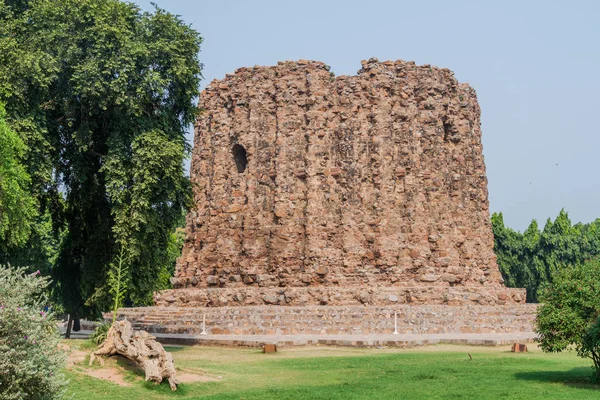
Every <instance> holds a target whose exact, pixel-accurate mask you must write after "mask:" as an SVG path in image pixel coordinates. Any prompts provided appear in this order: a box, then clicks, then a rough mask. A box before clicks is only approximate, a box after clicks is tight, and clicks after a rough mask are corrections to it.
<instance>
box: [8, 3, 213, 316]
mask: <svg viewBox="0 0 600 400" xmlns="http://www.w3.org/2000/svg"><path fill="white" fill-rule="evenodd" d="M2 1H3V0H0V18H1V20H0V26H3V27H2V28H0V33H3V34H2V35H0V48H5V49H10V51H9V52H8V53H7V54H5V55H0V58H1V59H0V61H2V62H6V63H7V64H6V65H8V66H9V69H10V72H5V73H0V100H3V101H5V102H6V104H7V111H8V113H9V117H10V118H12V122H13V123H12V125H13V126H14V127H15V130H16V131H17V132H18V133H19V134H20V135H21V137H23V138H25V139H24V141H25V143H26V146H27V147H28V148H29V149H30V151H29V152H28V154H27V155H26V156H25V157H24V158H25V161H26V164H27V165H28V166H29V173H30V175H31V178H32V188H33V191H34V193H35V195H36V197H37V198H38V200H39V203H40V207H41V210H40V215H50V216H51V217H52V222H53V226H54V231H55V234H59V233H60V232H62V233H61V234H60V235H61V241H60V248H59V249H58V256H57V259H56V262H55V263H54V265H53V267H52V271H53V275H54V278H55V281H56V284H57V286H56V291H55V293H57V294H58V296H59V298H60V299H61V301H62V303H63V305H64V306H65V308H66V310H67V311H68V312H70V313H74V314H76V315H79V316H95V315H97V313H98V311H100V310H101V309H107V308H108V304H109V293H108V289H107V287H106V282H107V273H108V268H109V265H110V264H111V263H114V262H115V261H116V258H117V256H118V255H120V254H123V252H124V253H125V257H126V259H127V260H128V263H129V268H128V270H129V273H130V277H129V285H128V297H127V299H126V302H130V303H135V304H145V303H148V302H149V301H151V296H152V291H153V290H156V289H159V288H162V287H164V286H165V285H166V284H167V279H168V273H167V272H166V270H167V269H168V268H169V264H170V256H171V254H170V251H169V249H170V241H172V232H173V231H174V229H175V227H176V225H177V224H178V222H179V221H180V219H181V214H182V211H183V210H185V209H186V208H187V207H188V206H189V203H190V187H189V181H188V179H187V178H186V177H185V175H184V167H183V162H184V158H185V156H186V154H187V153H188V152H189V150H190V148H189V144H188V143H187V142H186V139H185V130H186V128H187V127H188V126H189V125H190V124H191V123H192V122H193V121H194V118H195V115H196V107H195V106H194V104H193V101H192V100H193V98H194V97H195V96H196V95H197V93H198V86H199V82H200V78H201V67H202V66H201V64H200V63H199V61H198V52H199V48H200V44H201V41H202V39H201V37H200V36H199V34H198V33H197V32H196V31H194V30H193V29H192V28H191V27H189V26H188V25H186V24H184V23H183V22H182V21H181V20H180V19H179V18H178V17H177V16H174V15H172V14H170V13H168V12H166V11H164V10H162V9H158V8H156V10H155V11H154V12H153V13H147V12H141V11H140V9H139V8H138V7H137V6H135V5H134V4H130V3H124V2H121V1H118V0H32V1H24V0H20V1H8V2H4V3H2ZM37 161H39V162H37ZM171 247H172V245H171Z"/></svg>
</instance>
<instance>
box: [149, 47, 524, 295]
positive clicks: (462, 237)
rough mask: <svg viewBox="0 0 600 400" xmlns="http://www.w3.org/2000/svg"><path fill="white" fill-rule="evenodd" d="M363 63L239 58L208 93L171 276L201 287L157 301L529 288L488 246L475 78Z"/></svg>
mask: <svg viewBox="0 0 600 400" xmlns="http://www.w3.org/2000/svg"><path fill="white" fill-rule="evenodd" d="M361 64H362V69H361V70H360V71H359V72H358V74H357V75H356V76H340V77H337V78H333V77H332V75H331V74H330V73H329V67H327V66H326V65H325V64H323V63H320V62H314V61H298V62H280V63H279V64H278V65H276V66H271V67H254V68H240V69H238V70H237V71H236V72H235V74H230V75H227V77H226V78H225V79H223V80H220V81H218V80H216V81H213V82H212V83H211V84H210V85H209V86H208V87H207V88H206V90H204V91H203V92H202V94H201V96H200V104H199V107H200V108H201V109H202V113H201V114H200V117H199V118H198V120H197V123H196V128H195V145H194V151H193V155H192V169H191V179H192V182H193V183H194V186H193V187H194V200H195V205H196V207H195V210H194V211H193V212H191V213H190V215H189V216H188V218H187V230H186V232H187V237H186V242H185V246H184V250H183V255H182V257H181V258H180V259H179V260H178V263H177V271H176V279H174V280H173V282H174V286H175V287H176V288H183V287H190V288H191V287H192V286H195V287H196V288H197V290H196V291H195V292H193V294H187V295H186V296H187V297H186V296H178V295H177V294H172V293H170V292H165V293H164V295H161V294H159V295H158V297H157V302H158V304H167V303H168V304H173V303H175V304H182V303H181V302H183V301H185V300H186V299H187V300H189V298H190V296H191V297H193V298H194V299H196V300H194V301H190V302H195V303H196V304H198V305H201V304H202V305H208V306H218V304H219V303H222V301H218V296H217V295H216V294H215V292H214V291H215V290H219V291H220V292H219V293H220V294H219V295H220V296H222V299H221V300H223V299H225V300H226V304H228V305H238V304H240V303H242V304H256V305H260V304H265V303H266V304H278V305H294V304H296V305H298V304H354V303H355V302H356V303H360V302H362V303H365V304H366V303H368V304H390V303H396V302H398V303H401V302H416V303H419V304H427V303H428V302H430V303H435V304H440V303H443V304H450V305H452V304H455V303H456V304H459V303H460V304H463V303H465V304H466V302H472V303H476V304H505V303H519V302H522V301H523V299H524V298H525V296H524V295H523V293H522V291H520V290H517V291H510V290H506V289H504V287H503V282H502V278H501V275H500V273H499V270H498V266H497V264H496V258H495V255H494V253H493V251H492V246H493V236H492V232H491V225H490V220H489V209H488V197H487V179H486V173H485V165H484V160H483V154H482V146H481V130H480V119H479V118H480V109H479V105H478V103H477V98H476V95H475V91H474V90H473V89H471V88H470V87H469V86H468V85H466V84H461V83H459V82H458V81H457V80H456V79H455V78H454V76H453V73H452V72H451V71H449V70H448V69H443V68H437V67H431V66H429V65H424V66H417V65H415V64H414V63H413V62H404V61H395V62H389V61H388V62H379V61H377V60H376V59H370V60H368V61H363V62H362V63H361ZM396 286H405V287H420V286H422V287H424V288H427V287H431V288H433V289H432V290H428V289H424V290H400V289H399V290H393V291H392V292H386V291H385V290H382V288H383V289H385V288H388V287H389V288H394V287H396ZM439 287H445V288H447V289H445V291H441V290H439ZM457 287H464V288H473V289H474V290H473V292H469V291H468V290H467V291H466V292H464V293H463V292H461V293H462V294H461V295H460V296H458V297H456V296H453V294H452V292H451V290H450V289H452V288H457ZM295 289H298V290H302V291H300V292H297V293H296V295H295V297H290V298H288V297H286V296H288V294H289V293H291V292H293V290H295ZM308 289H310V290H312V291H310V290H308ZM313 289H314V290H313ZM365 289H374V290H370V291H369V293H368V296H363V291H364V290H365ZM190 290H191V289H190ZM265 290H266V291H265ZM278 290H279V292H283V293H285V295H283V298H281V293H278V292H277V291H278ZM346 290H348V293H351V295H349V294H348V293H347V292H346ZM494 291H496V292H494ZM175 292H177V290H175ZM267 292H268V293H267ZM271 292H272V293H271ZM442 292H444V293H446V297H445V299H442V298H441V295H440V293H442ZM497 292H498V293H499V292H501V293H503V294H502V295H501V296H498V295H497V294H496V293H497ZM261 293H262V294H261ZM465 293H467V294H465ZM391 296H394V297H391ZM173 298H174V299H175V300H174V301H170V300H171V299H173ZM238 299H241V300H238ZM188 303H189V302H188Z"/></svg>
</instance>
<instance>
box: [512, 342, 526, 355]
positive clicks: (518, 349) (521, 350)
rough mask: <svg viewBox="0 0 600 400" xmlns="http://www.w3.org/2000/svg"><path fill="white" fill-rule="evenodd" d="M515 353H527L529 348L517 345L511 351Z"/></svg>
mask: <svg viewBox="0 0 600 400" xmlns="http://www.w3.org/2000/svg"><path fill="white" fill-rule="evenodd" d="M510 351H512V352H513V353H527V346H526V345H524V344H521V343H515V344H513V345H512V349H511V350H510Z"/></svg>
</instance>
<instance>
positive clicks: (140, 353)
mask: <svg viewBox="0 0 600 400" xmlns="http://www.w3.org/2000/svg"><path fill="white" fill-rule="evenodd" d="M98 347H99V348H98V350H96V351H94V352H93V353H92V354H91V355H90V364H89V365H92V364H93V362H94V360H95V359H96V358H98V361H99V362H100V364H101V365H104V360H103V359H102V357H110V356H113V355H116V354H119V355H121V356H123V357H125V358H128V359H129V360H131V361H133V362H134V363H135V364H136V365H137V366H139V367H140V368H142V369H143V370H144V372H145V374H146V381H152V382H156V383H161V382H162V381H163V379H168V381H169V386H171V390H173V391H175V390H177V385H178V384H179V381H178V380H177V378H176V377H175V374H176V371H175V365H174V364H173V356H172V355H171V353H168V352H166V351H165V349H164V348H163V346H162V345H161V344H160V343H158V342H157V341H156V337H154V336H152V335H150V334H148V332H146V331H134V330H133V327H132V326H131V323H130V322H129V321H127V320H122V321H116V322H115V323H114V324H113V326H111V328H110V329H109V331H108V333H107V334H106V340H105V341H104V343H102V344H100V345H99V346H98Z"/></svg>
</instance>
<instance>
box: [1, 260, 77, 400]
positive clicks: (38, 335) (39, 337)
mask: <svg viewBox="0 0 600 400" xmlns="http://www.w3.org/2000/svg"><path fill="white" fill-rule="evenodd" d="M48 284H49V281H48V279H46V278H42V277H40V276H39V271H38V272H36V273H34V274H30V275H27V274H25V272H24V269H22V268H19V269H13V268H10V267H4V266H0V354H1V356H0V398H1V399H3V400H12V399H24V400H49V399H60V398H62V397H63V393H64V388H65V386H66V381H65V379H64V376H63V374H62V372H61V371H62V369H63V367H64V363H65V359H66V355H65V353H64V351H62V350H61V349H60V348H59V339H60V335H59V332H58V329H57V326H56V321H55V319H54V316H53V315H52V313H49V312H48V310H45V309H44V308H45V306H46V304H47V298H46V296H45V295H44V289H46V288H47V286H48Z"/></svg>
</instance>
